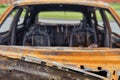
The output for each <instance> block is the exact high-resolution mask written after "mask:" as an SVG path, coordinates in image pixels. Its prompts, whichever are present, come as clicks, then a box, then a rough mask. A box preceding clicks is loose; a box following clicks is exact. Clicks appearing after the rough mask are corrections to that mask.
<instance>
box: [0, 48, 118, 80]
mask: <svg viewBox="0 0 120 80" xmlns="http://www.w3.org/2000/svg"><path fill="white" fill-rule="evenodd" d="M0 54H1V55H3V56H7V57H10V58H13V59H24V60H26V61H30V62H32V63H39V62H37V61H38V60H37V59H40V60H42V61H45V62H47V64H48V65H49V66H54V65H56V64H58V63H59V64H62V65H64V67H66V66H67V68H70V67H72V69H73V70H74V69H77V71H79V69H83V70H84V71H94V72H98V71H106V72H107V75H106V76H107V78H108V80H109V79H114V80H117V79H118V76H119V74H118V73H119V72H120V65H119V64H120V49H111V48H94V49H93V48H90V49H88V48H86V49H85V48H59V47H55V48H51V47H47V48H45V47H39V48H37V47H36V48H35V47H34V48H33V47H7V46H0ZM29 58H30V59H31V60H30V59H29ZM32 58H34V59H33V60H32ZM59 64H58V65H59ZM59 66H61V65H59ZM81 66H82V67H84V68H81ZM113 73H115V74H114V75H113Z"/></svg>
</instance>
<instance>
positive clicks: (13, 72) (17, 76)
mask: <svg viewBox="0 0 120 80" xmlns="http://www.w3.org/2000/svg"><path fill="white" fill-rule="evenodd" d="M29 59H30V58H29ZM38 61H39V60H38ZM38 61H36V62H38ZM0 65H1V66H0V79H1V80H8V79H11V80H21V79H22V80H107V79H106V78H104V77H100V76H97V75H94V74H93V73H91V74H90V73H89V72H85V71H83V72H75V71H74V70H72V71H70V70H68V69H67V68H66V70H65V68H63V69H58V68H55V67H50V66H47V65H45V64H42V63H37V64H36V63H33V62H29V61H24V60H23V59H12V58H8V57H4V56H1V55H0ZM85 73H86V74H85ZM92 74H93V75H92ZM102 78H103V79H102Z"/></svg>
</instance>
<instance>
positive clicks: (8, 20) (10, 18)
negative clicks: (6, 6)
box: [0, 9, 19, 33]
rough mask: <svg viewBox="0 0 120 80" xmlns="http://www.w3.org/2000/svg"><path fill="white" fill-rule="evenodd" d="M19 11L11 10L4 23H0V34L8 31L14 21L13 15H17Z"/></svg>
mask: <svg viewBox="0 0 120 80" xmlns="http://www.w3.org/2000/svg"><path fill="white" fill-rule="evenodd" d="M18 10H19V9H13V10H12V12H11V13H10V14H9V15H8V17H7V18H6V19H5V21H4V22H3V23H2V25H1V27H0V33H4V32H7V31H9V30H10V26H11V24H12V22H13V20H14V17H15V15H16V14H17V12H18Z"/></svg>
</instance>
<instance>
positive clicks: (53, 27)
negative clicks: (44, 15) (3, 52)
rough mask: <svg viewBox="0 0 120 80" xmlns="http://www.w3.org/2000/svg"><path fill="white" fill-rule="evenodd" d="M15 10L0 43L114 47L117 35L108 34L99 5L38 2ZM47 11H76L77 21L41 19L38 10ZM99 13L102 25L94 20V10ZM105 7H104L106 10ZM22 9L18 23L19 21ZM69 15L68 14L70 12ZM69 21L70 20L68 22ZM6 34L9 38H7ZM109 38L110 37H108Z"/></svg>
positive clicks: (109, 32)
mask: <svg viewBox="0 0 120 80" xmlns="http://www.w3.org/2000/svg"><path fill="white" fill-rule="evenodd" d="M16 9H19V10H18V14H17V15H16V17H15V19H14V20H15V21H14V22H13V23H12V24H11V30H10V31H9V33H11V36H10V38H9V37H7V39H6V40H4V41H3V42H2V40H1V44H5V45H17V46H63V47H113V45H114V47H117V46H116V45H115V43H114V42H115V40H116V39H117V38H118V36H117V35H115V34H114V35H113V37H114V38H112V37H111V31H110V26H109V25H106V24H108V22H107V21H105V19H107V18H106V16H105V14H104V11H103V9H101V8H98V7H92V6H83V5H81V6H80V5H73V4H72V5H71V4H44V5H43V4H41V5H27V6H22V7H19V6H17V7H15V8H14V9H13V11H14V10H16ZM46 11H47V12H49V11H51V12H52V11H59V12H61V11H62V12H67V11H69V12H79V13H81V14H82V17H81V19H80V20H77V21H78V22H72V21H70V20H62V19H60V20H59V21H60V22H59V23H57V19H55V20H54V21H52V20H51V19H49V20H48V21H46V22H44V21H43V20H41V19H40V17H39V13H41V12H46ZM96 11H98V12H99V13H100V14H103V15H101V17H102V18H104V19H102V21H103V22H104V23H102V25H99V24H98V23H99V21H98V20H97V12H96ZM106 11H107V10H106ZM22 12H24V18H22V21H23V22H22V23H20V22H19V21H20V20H21V19H20V16H21V15H22ZM71 16H72V15H71ZM69 21H70V22H69ZM8 38H9V39H8ZM111 39H112V40H111Z"/></svg>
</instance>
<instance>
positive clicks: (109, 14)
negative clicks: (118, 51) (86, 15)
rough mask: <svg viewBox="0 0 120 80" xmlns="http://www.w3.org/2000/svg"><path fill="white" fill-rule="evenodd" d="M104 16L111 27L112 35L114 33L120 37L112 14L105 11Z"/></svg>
mask: <svg viewBox="0 0 120 80" xmlns="http://www.w3.org/2000/svg"><path fill="white" fill-rule="evenodd" d="M105 13H106V16H107V18H108V21H109V24H110V27H111V31H112V32H113V33H116V34H118V35H120V26H119V25H118V23H117V21H116V20H115V19H114V17H113V16H112V14H111V13H110V12H109V11H107V10H106V11H105Z"/></svg>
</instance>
